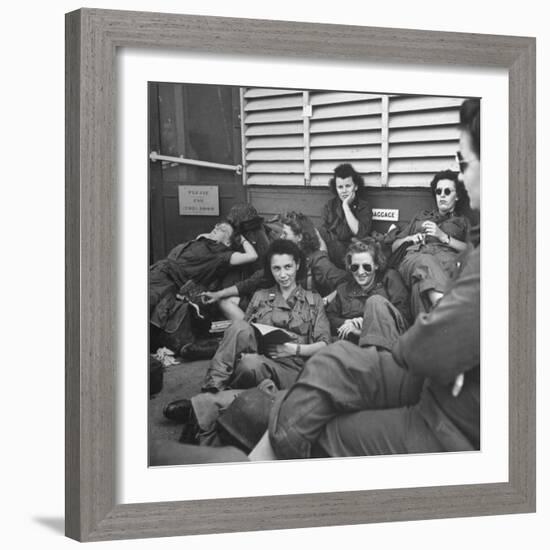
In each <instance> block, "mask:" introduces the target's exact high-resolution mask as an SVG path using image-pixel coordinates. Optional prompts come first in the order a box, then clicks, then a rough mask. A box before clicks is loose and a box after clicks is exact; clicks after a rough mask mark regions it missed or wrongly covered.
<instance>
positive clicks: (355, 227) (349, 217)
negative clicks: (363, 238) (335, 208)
mask: <svg viewBox="0 0 550 550" xmlns="http://www.w3.org/2000/svg"><path fill="white" fill-rule="evenodd" d="M342 208H343V210H344V216H345V217H346V222H347V224H348V227H349V228H350V231H351V232H352V233H353V234H354V235H357V233H359V221H358V220H357V218H356V217H355V216H354V215H353V213H352V211H351V208H350V207H349V206H348V205H347V204H344V205H343V207H342Z"/></svg>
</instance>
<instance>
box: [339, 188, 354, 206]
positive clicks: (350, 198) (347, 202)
mask: <svg viewBox="0 0 550 550" xmlns="http://www.w3.org/2000/svg"><path fill="white" fill-rule="evenodd" d="M354 199H355V191H352V192H351V193H350V194H349V195H348V196H347V197H346V198H345V199H344V200H343V201H342V206H347V207H350V206H351V203H352V202H353V200H354Z"/></svg>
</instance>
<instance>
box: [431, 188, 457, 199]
mask: <svg viewBox="0 0 550 550" xmlns="http://www.w3.org/2000/svg"><path fill="white" fill-rule="evenodd" d="M452 192H453V189H451V188H450V187H445V189H441V187H438V188H437V189H436V190H435V194H436V195H441V193H445V196H446V197H448V196H449V195H450V194H451V193H452Z"/></svg>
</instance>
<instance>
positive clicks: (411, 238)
mask: <svg viewBox="0 0 550 550" xmlns="http://www.w3.org/2000/svg"><path fill="white" fill-rule="evenodd" d="M406 242H410V243H411V244H420V243H422V242H424V234H423V233H415V234H414V235H407V236H405V237H401V238H400V239H395V241H393V243H392V245H391V251H392V252H395V251H396V250H397V249H398V248H399V247H400V246H401V245H402V244H403V243H406Z"/></svg>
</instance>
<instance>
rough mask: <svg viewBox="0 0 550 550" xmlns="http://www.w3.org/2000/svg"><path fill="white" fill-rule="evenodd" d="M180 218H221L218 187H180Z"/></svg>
mask: <svg viewBox="0 0 550 550" xmlns="http://www.w3.org/2000/svg"><path fill="white" fill-rule="evenodd" d="M178 200H179V207H180V216H219V215H220V201H219V197H218V186H217V185H180V186H178Z"/></svg>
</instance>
